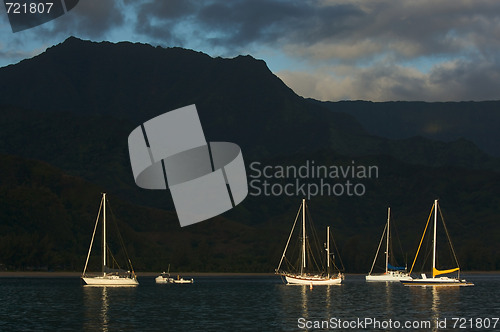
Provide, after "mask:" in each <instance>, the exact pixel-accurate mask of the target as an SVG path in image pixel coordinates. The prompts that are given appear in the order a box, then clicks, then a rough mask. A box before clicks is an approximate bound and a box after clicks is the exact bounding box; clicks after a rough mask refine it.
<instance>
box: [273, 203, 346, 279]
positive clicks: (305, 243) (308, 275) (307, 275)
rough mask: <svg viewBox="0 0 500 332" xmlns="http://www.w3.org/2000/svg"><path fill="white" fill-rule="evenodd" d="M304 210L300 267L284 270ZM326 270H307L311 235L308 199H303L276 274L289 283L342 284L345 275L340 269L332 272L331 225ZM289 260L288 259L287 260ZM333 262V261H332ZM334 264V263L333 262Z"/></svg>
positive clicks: (327, 237) (327, 243)
mask: <svg viewBox="0 0 500 332" xmlns="http://www.w3.org/2000/svg"><path fill="white" fill-rule="evenodd" d="M301 210H302V238H301V241H302V245H301V250H300V251H301V253H300V268H299V269H298V271H295V272H291V271H284V270H282V269H281V266H282V264H283V262H284V261H285V260H286V252H287V249H288V245H289V243H290V239H291V238H292V235H293V231H294V229H295V225H296V224H297V220H298V218H299V215H300V212H301ZM326 234H327V235H326V244H325V247H326V248H325V249H326V265H327V270H326V272H319V271H316V272H314V273H313V272H307V270H308V268H309V264H310V262H307V258H308V255H307V250H310V243H309V237H308V236H307V232H306V200H305V199H303V200H302V204H301V206H300V208H299V211H298V212H297V216H296V217H295V221H294V223H293V226H292V230H291V232H290V236H289V237H288V241H287V243H286V246H285V250H284V251H283V255H282V256H281V260H280V262H279V264H278V268H277V269H276V270H275V272H276V274H279V275H281V276H282V277H284V278H285V281H286V283H287V284H292V285H308V286H311V287H312V286H316V285H335V284H340V283H341V282H342V280H343V279H344V275H343V274H342V273H340V271H338V272H337V273H333V274H331V273H330V263H331V262H332V259H331V256H332V254H330V227H327V233H326ZM287 261H288V260H287ZM332 263H333V262H332ZM333 265H334V263H333Z"/></svg>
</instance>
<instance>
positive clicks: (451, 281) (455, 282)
mask: <svg viewBox="0 0 500 332" xmlns="http://www.w3.org/2000/svg"><path fill="white" fill-rule="evenodd" d="M433 209H434V237H433V241H432V247H433V249H432V278H427V276H426V274H425V273H422V274H421V278H418V279H412V280H401V282H402V283H403V285H405V286H474V284H473V283H471V282H467V281H466V280H464V279H460V266H459V265H458V260H457V257H456V255H455V250H454V249H453V246H452V245H451V240H450V237H449V235H448V231H447V230H446V225H445V224H444V220H442V222H443V225H444V227H445V230H446V236H447V237H448V241H449V243H450V248H451V251H452V253H453V257H454V258H455V263H456V265H457V267H455V268H452V269H448V270H438V269H437V268H436V238H437V237H436V234H437V219H438V209H439V206H438V200H437V199H436V200H435V201H434V205H433V206H432V209H431V213H430V215H429V219H428V220H427V224H426V225H425V229H424V234H423V235H422V239H421V240H420V244H419V246H418V249H417V253H416V255H415V259H414V260H413V264H412V267H411V269H410V273H411V272H412V271H413V267H414V266H415V261H416V260H417V257H418V253H419V251H420V247H421V246H422V242H423V240H424V237H425V232H426V231H427V227H428V226H429V221H430V219H431V216H432V210H433ZM441 219H442V218H441ZM453 272H458V276H457V277H456V278H452V277H446V276H442V277H438V276H440V275H443V274H449V273H453Z"/></svg>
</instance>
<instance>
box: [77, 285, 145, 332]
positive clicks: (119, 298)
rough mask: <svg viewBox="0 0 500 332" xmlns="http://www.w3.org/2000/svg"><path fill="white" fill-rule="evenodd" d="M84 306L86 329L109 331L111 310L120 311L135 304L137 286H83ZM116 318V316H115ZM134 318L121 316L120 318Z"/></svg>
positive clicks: (84, 325) (84, 328)
mask: <svg viewBox="0 0 500 332" xmlns="http://www.w3.org/2000/svg"><path fill="white" fill-rule="evenodd" d="M82 291H83V306H84V323H83V329H82V330H84V331H109V330H112V329H111V326H112V324H111V323H110V322H111V321H113V320H115V319H111V312H115V313H116V312H120V311H123V310H125V308H133V307H134V306H135V304H136V303H135V302H136V299H135V296H134V294H135V292H136V291H137V287H121V286H100V287H82ZM115 318H116V317H115ZM127 319H133V318H131V317H128V318H124V317H123V316H120V320H122V321H123V320H127Z"/></svg>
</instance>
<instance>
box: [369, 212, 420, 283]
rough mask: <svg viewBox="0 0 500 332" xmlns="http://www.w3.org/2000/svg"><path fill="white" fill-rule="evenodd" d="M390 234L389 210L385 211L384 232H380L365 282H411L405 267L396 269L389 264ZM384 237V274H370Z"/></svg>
mask: <svg viewBox="0 0 500 332" xmlns="http://www.w3.org/2000/svg"><path fill="white" fill-rule="evenodd" d="M390 232H391V208H388V209H387V223H386V224H385V228H384V231H383V232H382V237H381V238H380V242H379V245H378V249H377V253H376V254H375V258H374V259H373V264H372V268H371V269H370V272H369V273H368V275H367V276H366V281H401V280H411V279H412V278H411V276H410V274H409V273H408V272H406V267H397V266H393V265H391V264H389V239H390ZM384 235H385V236H386V245H385V273H382V274H372V272H373V267H374V266H375V262H376V261H377V257H378V254H379V252H380V247H381V245H382V241H383V240H384Z"/></svg>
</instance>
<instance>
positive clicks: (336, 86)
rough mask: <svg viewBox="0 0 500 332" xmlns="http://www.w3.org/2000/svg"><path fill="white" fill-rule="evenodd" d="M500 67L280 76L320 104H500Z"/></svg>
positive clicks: (382, 67)
mask: <svg viewBox="0 0 500 332" xmlns="http://www.w3.org/2000/svg"><path fill="white" fill-rule="evenodd" d="M499 68H500V64H499V63H490V62H487V61H485V60H484V59H483V60H481V61H475V60H474V59H468V60H464V59H461V60H450V61H447V62H442V63H438V64H436V65H434V66H433V67H432V68H431V69H430V70H429V71H428V72H425V73H424V72H421V71H419V70H418V69H416V68H413V67H404V66H400V65H394V64H391V63H390V62H388V61H380V62H379V63H376V64H374V65H372V66H369V67H364V68H363V67H357V66H353V65H347V66H322V67H319V68H317V69H316V70H314V71H290V70H284V71H280V72H278V73H277V75H278V76H279V77H280V78H281V79H282V80H283V81H284V82H285V83H286V84H287V85H288V86H289V87H291V88H292V89H293V90H294V91H295V92H296V93H297V94H299V95H302V96H306V97H311V98H315V99H319V100H346V99H347V100H371V101H391V100H392V101H394V100H423V101H461V100H497V99H498V98H499V94H498V88H497V87H498V84H499V82H500V69H499Z"/></svg>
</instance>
